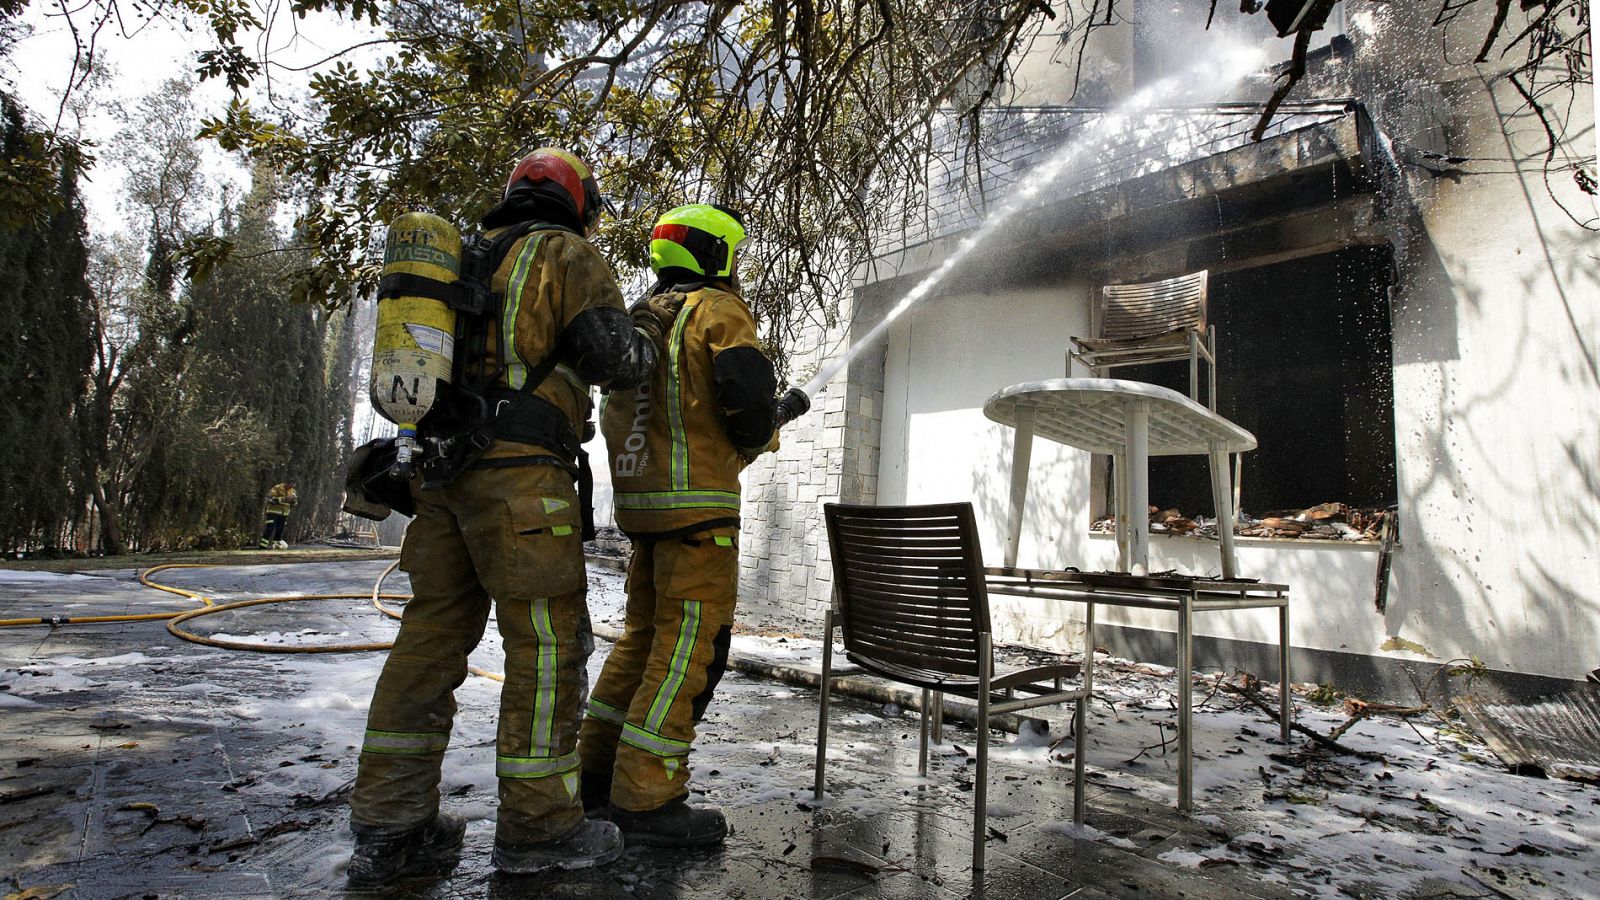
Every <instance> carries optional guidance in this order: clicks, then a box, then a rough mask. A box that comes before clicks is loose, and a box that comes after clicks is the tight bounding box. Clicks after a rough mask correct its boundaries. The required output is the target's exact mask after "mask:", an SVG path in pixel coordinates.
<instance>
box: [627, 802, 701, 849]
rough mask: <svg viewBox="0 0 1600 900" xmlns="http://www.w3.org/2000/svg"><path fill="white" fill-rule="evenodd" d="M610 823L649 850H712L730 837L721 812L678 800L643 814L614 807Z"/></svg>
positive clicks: (634, 842)
mask: <svg viewBox="0 0 1600 900" xmlns="http://www.w3.org/2000/svg"><path fill="white" fill-rule="evenodd" d="M611 821H613V822H615V823H617V827H618V828H621V829H622V836H623V837H624V838H626V839H627V841H628V843H630V844H638V845H641V846H649V847H710V846H714V845H716V844H720V843H722V839H723V838H725V837H727V835H728V820H727V819H725V818H723V815H722V810H720V809H712V808H710V807H693V806H690V805H689V804H688V803H687V802H685V801H684V798H682V797H679V798H677V799H676V800H670V801H668V802H667V804H666V805H665V806H661V807H659V808H657V809H649V810H644V811H643V812H630V811H628V810H625V809H622V808H621V807H616V806H614V807H612V808H611Z"/></svg>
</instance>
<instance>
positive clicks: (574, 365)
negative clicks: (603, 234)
mask: <svg viewBox="0 0 1600 900" xmlns="http://www.w3.org/2000/svg"><path fill="white" fill-rule="evenodd" d="M501 230H502V229H496V230H495V231H491V232H490V236H493V235H494V234H497V233H499V231H501ZM490 287H491V289H493V290H494V291H495V292H496V293H497V294H499V295H500V296H502V297H504V298H505V299H504V301H503V302H502V304H501V310H500V319H499V320H498V321H491V322H490V323H489V327H488V334H487V338H486V340H485V342H484V343H485V346H484V347H482V348H467V352H469V353H473V354H474V356H475V357H477V359H478V362H476V363H475V365H478V366H481V371H485V372H492V371H494V370H495V368H496V366H499V367H500V368H501V372H500V375H499V377H498V378H497V379H496V381H495V384H496V386H497V387H501V388H511V389H514V390H521V389H522V388H523V387H524V385H525V384H526V383H527V380H528V374H529V373H530V372H532V371H533V370H534V369H536V368H537V367H538V366H539V364H540V363H542V362H544V361H545V359H546V358H548V357H550V356H551V355H552V354H555V355H556V358H557V359H559V360H560V362H559V363H558V364H557V365H556V367H555V369H554V370H553V371H552V372H551V373H550V374H549V375H548V376H547V377H546V378H545V379H544V381H543V382H542V383H540V385H539V387H538V388H537V389H536V390H535V391H534V396H536V397H540V398H542V399H544V400H546V401H549V402H550V403H551V404H553V405H554V406H555V407H556V408H557V409H559V410H560V411H561V414H562V415H563V416H565V417H566V419H567V422H568V423H569V424H570V425H572V427H573V429H574V430H575V431H576V432H577V433H578V434H579V435H582V434H583V425H584V423H585V422H587V421H588V420H589V414H590V412H591V411H592V410H593V401H592V400H591V399H590V396H589V386H590V385H591V384H597V385H600V386H602V387H606V386H624V385H627V386H631V385H634V384H638V383H639V382H640V381H641V380H643V379H644V377H645V374H646V372H647V370H648V368H649V366H650V364H651V355H652V354H651V352H650V348H649V344H648V342H647V339H646V338H645V337H644V336H643V335H642V334H640V333H639V332H638V331H636V330H635V329H634V327H633V323H632V322H631V321H629V319H628V316H627V311H626V309H625V308H624V306H623V302H622V292H621V291H620V290H618V288H617V282H616V279H615V278H614V277H613V276H612V274H611V268H610V267H609V266H608V265H607V264H606V261H605V260H604V259H603V258H601V256H600V253H599V252H598V251H597V250H595V248H594V246H593V245H591V244H590V243H589V242H588V241H586V240H584V239H583V238H582V237H579V236H578V235H576V234H573V233H571V232H569V231H566V230H563V229H556V228H550V229H540V230H536V231H533V232H532V233H530V234H528V235H527V236H526V237H523V238H521V239H519V240H518V241H517V242H516V243H514V244H512V246H511V249H510V251H509V252H508V253H506V256H505V259H504V260H502V261H501V263H500V266H499V268H498V269H496V270H495V273H494V276H493V279H492V281H491V283H490ZM539 449H541V450H544V451H546V452H553V451H557V449H558V448H554V447H544V448H539ZM526 452H527V449H526V447H525V446H524V447H520V448H519V447H518V446H516V445H511V444H509V443H508V442H507V441H503V440H501V441H495V443H494V445H493V446H491V447H490V448H489V449H488V450H487V451H486V452H485V453H484V458H485V459H494V458H496V457H504V456H518V455H522V454H525V453H526Z"/></svg>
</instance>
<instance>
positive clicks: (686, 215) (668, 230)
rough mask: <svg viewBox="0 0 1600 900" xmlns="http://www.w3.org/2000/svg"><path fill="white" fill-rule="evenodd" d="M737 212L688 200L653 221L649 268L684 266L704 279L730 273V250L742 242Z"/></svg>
mask: <svg viewBox="0 0 1600 900" xmlns="http://www.w3.org/2000/svg"><path fill="white" fill-rule="evenodd" d="M744 237H745V234H744V223H743V221H741V220H740V218H739V214H738V213H735V212H734V211H733V210H731V209H728V208H727V207H723V206H713V205H711V204H709V203H691V204H689V205H688V206H680V207H678V208H677V209H673V210H670V211H668V212H667V213H666V214H664V215H663V216H662V217H661V218H660V219H657V220H656V227H655V230H654V231H651V232H650V269H651V271H653V272H655V273H656V274H657V275H659V274H661V271H662V270H663V269H686V270H688V271H690V272H693V273H695V274H697V275H703V276H705V277H707V278H727V277H729V276H731V275H732V274H733V252H734V250H735V249H737V248H738V246H739V242H740V241H743V240H744Z"/></svg>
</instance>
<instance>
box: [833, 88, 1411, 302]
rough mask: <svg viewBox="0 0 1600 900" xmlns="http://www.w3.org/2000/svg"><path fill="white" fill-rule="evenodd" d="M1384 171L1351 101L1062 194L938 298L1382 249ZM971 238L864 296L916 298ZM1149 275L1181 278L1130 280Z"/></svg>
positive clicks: (900, 260)
mask: <svg viewBox="0 0 1600 900" xmlns="http://www.w3.org/2000/svg"><path fill="white" fill-rule="evenodd" d="M1386 159H1387V157H1386V155H1384V154H1383V153H1382V150H1381V148H1380V146H1379V144H1378V141H1377V139H1376V135H1375V132H1374V129H1373V127H1372V122H1371V120H1370V118H1369V117H1368V116H1367V114H1366V112H1365V110H1363V109H1362V108H1361V106H1360V105H1359V104H1357V103H1355V102H1354V101H1347V102H1346V103H1345V104H1344V106H1343V110H1342V114H1339V115H1336V116H1334V117H1331V118H1329V119H1328V120H1326V121H1322V122H1318V123H1316V124H1312V125H1308V126H1305V127H1301V128H1297V129H1294V130H1291V131H1285V132H1283V133H1281V134H1278V135H1275V136H1272V137H1269V138H1267V139H1265V140H1262V141H1260V142H1256V143H1244V144H1242V145H1240V146H1235V147H1232V148H1229V149H1226V150H1223V151H1220V152H1217V153H1214V154H1212V155H1210V156H1206V157H1203V158H1200V159H1196V160H1193V161H1190V162H1186V163H1182V164H1179V165H1175V166H1172V167H1170V168H1166V169H1162V170H1160V171H1156V172H1152V173H1150V174H1146V175H1142V176H1139V177H1135V178H1130V179H1128V180H1126V181H1122V182H1119V183H1116V184H1113V185H1110V186H1108V187H1103V188H1099V189H1096V190H1091V191H1087V192H1083V193H1076V194H1069V193H1067V191H1063V192H1062V193H1063V194H1067V195H1065V196H1058V197H1056V198H1052V199H1047V200H1045V201H1044V202H1042V203H1039V204H1037V205H1035V206H1034V207H1032V208H1029V209H1026V210H1024V211H1022V212H1020V213H1018V214H1016V215H1015V216H1014V217H1013V219H1012V220H1011V222H1010V223H1009V224H1007V225H1005V226H1004V227H1003V228H1001V229H1000V230H999V231H998V232H997V233H996V234H994V235H991V236H990V237H989V238H988V239H987V240H986V241H985V243H984V244H983V245H982V246H980V247H978V248H977V249H976V250H975V251H974V252H973V254H972V256H971V257H969V258H968V259H967V260H966V261H965V262H964V263H963V264H962V265H961V266H959V267H958V268H957V269H956V270H954V271H953V272H952V273H951V274H950V275H949V276H947V278H946V281H945V283H944V284H943V285H941V286H940V288H939V293H956V292H970V291H975V290H977V291H983V292H989V291H993V290H998V289H1004V288H1008V287H1023V286H1030V285H1040V284H1051V283H1060V282H1062V281H1063V280H1064V279H1066V278H1068V277H1071V276H1073V275H1077V276H1088V277H1096V278H1100V277H1104V276H1105V275H1106V270H1107V269H1109V268H1110V267H1112V266H1115V267H1116V268H1117V274H1118V275H1119V276H1121V275H1128V276H1130V277H1146V276H1159V275H1170V274H1176V271H1177V270H1182V269H1194V268H1204V267H1211V268H1213V269H1214V270H1220V269H1227V268H1235V267H1238V266H1239V265H1240V264H1241V263H1243V262H1245V261H1248V260H1256V261H1263V260H1270V259H1273V258H1287V257H1293V256H1297V255H1304V253H1307V252H1321V251H1322V249H1324V248H1326V249H1332V248H1335V247H1338V246H1349V245H1352V244H1359V243H1375V242H1377V241H1379V240H1382V236H1381V233H1380V232H1381V228H1380V226H1379V224H1378V223H1379V220H1380V219H1381V218H1382V215H1381V207H1380V204H1379V202H1378V189H1379V187H1380V186H1381V184H1382V182H1383V180H1384V179H1385V178H1386V177H1388V175H1387V173H1388V172H1389V170H1390V167H1389V166H1388V164H1387V162H1385V160H1386ZM1068 190H1070V189H1068ZM975 224H976V223H974V225H975ZM970 232H971V227H970V226H969V227H968V228H966V229H963V230H961V231H958V232H954V233H951V234H946V235H943V236H940V237H938V238H935V239H932V240H928V241H924V242H922V243H919V244H915V245H912V246H909V247H907V248H905V249H903V250H899V251H896V252H894V253H890V254H887V255H885V256H881V257H879V258H877V259H875V260H874V261H873V263H871V264H870V265H869V266H868V267H866V271H865V272H864V273H863V275H864V276H865V277H863V278H861V280H860V282H859V284H860V287H858V292H859V293H860V295H861V296H862V297H863V298H864V299H876V298H879V297H883V296H886V295H893V294H897V293H898V292H900V291H903V290H905V289H907V288H909V287H910V286H911V285H912V284H914V283H915V280H916V279H918V278H920V277H922V276H923V275H925V274H926V273H927V272H928V271H930V270H931V269H932V268H933V267H935V266H937V265H938V264H939V263H940V262H941V261H943V260H944V259H945V258H946V257H947V256H948V255H949V254H950V253H951V252H952V251H953V250H954V248H955V247H956V245H957V244H958V243H959V242H960V241H961V240H962V239H963V238H964V237H966V236H967V235H968V234H969V233H970ZM1151 259H1160V260H1164V261H1165V262H1164V263H1156V264H1152V263H1150V260H1151ZM1130 261H1132V265H1131V266H1130ZM1252 264H1259V262H1257V263H1252ZM1152 265H1153V266H1154V267H1155V268H1170V269H1172V270H1173V271H1166V272H1145V271H1129V270H1130V268H1133V269H1139V268H1150V267H1152Z"/></svg>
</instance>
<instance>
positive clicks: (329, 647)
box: [0, 560, 505, 682]
mask: <svg viewBox="0 0 1600 900" xmlns="http://www.w3.org/2000/svg"><path fill="white" fill-rule="evenodd" d="M399 566H400V561H399V560H395V561H394V562H392V563H390V564H389V567H388V568H386V569H384V570H383V572H382V574H380V575H379V576H378V579H377V580H376V581H374V582H373V583H372V590H371V592H369V593H366V594H290V595H287V596H283V597H258V598H256V599H254V600H238V601H235V602H233V603H218V602H216V601H215V600H213V599H211V598H210V597H207V596H206V595H204V594H202V593H200V592H198V591H191V590H188V589H187V588H181V587H177V586H175V585H170V584H161V583H160V582H158V581H154V580H152V579H151V577H150V576H152V575H154V574H156V573H157V572H162V571H165V570H167V569H214V568H219V566H215V565H210V564H206V563H169V564H166V565H160V566H152V567H151V568H148V569H145V570H144V571H143V572H140V573H139V583H140V584H142V585H144V586H145V587H149V588H155V589H156V590H158V591H165V592H167V593H169V594H177V595H178V596H180V597H187V598H189V599H190V600H194V601H197V602H198V603H200V607H199V608H198V609H190V610H183V611H181V612H172V613H136V614H132V615H119V616H39V617H35V618H21V619H0V628H11V627H20V626H26V625H106V624H111V623H116V622H153V621H160V620H166V623H167V630H168V631H170V632H172V634H173V635H174V636H175V637H180V638H182V639H184V640H186V641H190V642H192V643H196V644H204V645H206V646H208V647H219V648H221V649H223V650H243V651H247V652H251V653H363V652H368V651H374V650H388V649H389V648H391V647H393V646H394V643H393V642H392V641H382V642H371V643H360V644H302V645H292V644H291V645H283V644H254V643H250V642H249V641H235V640H229V639H226V638H215V637H209V636H207V635H203V634H196V633H194V632H192V631H189V630H188V629H186V628H184V627H182V626H183V623H185V622H188V621H189V620H191V619H198V618H200V617H201V616H209V615H215V614H217V613H222V612H229V611H232V610H236V609H244V608H246V607H250V606H265V605H267V604H271V603H303V602H307V601H312V600H370V601H371V602H372V606H373V608H375V609H377V610H378V612H381V613H383V614H384V615H386V616H388V617H389V618H391V619H398V618H400V617H401V612H400V610H397V609H394V608H393V607H389V606H385V605H384V604H383V601H385V600H410V599H411V595H410V594H385V593H382V591H383V583H384V581H386V580H388V578H389V576H390V575H391V574H393V573H394V570H395V569H397V568H399ZM467 671H469V672H471V673H472V674H474V675H479V676H482V677H484V678H489V679H492V680H494V681H502V682H503V681H505V676H504V675H501V674H500V673H498V672H490V671H487V670H485V669H480V668H478V667H477V666H468V667H467Z"/></svg>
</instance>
